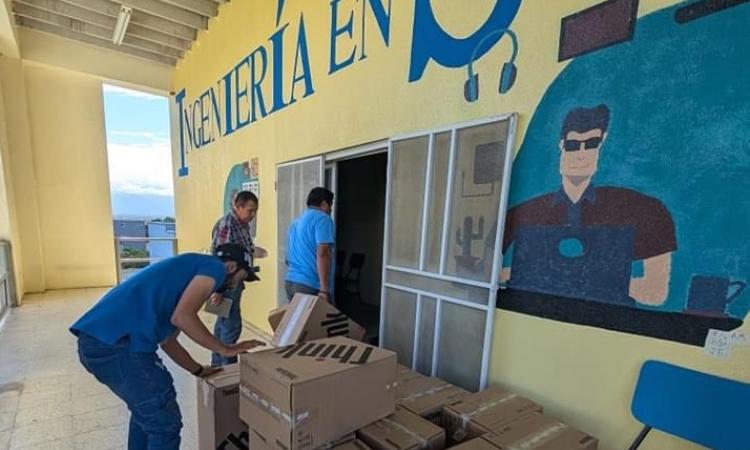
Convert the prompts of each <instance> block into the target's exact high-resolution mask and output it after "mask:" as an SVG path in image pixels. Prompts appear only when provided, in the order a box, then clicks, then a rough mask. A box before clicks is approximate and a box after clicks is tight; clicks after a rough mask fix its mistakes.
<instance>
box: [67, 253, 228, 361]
mask: <svg viewBox="0 0 750 450" xmlns="http://www.w3.org/2000/svg"><path fill="white" fill-rule="evenodd" d="M196 275H205V276H207V277H211V278H213V279H214V281H215V284H214V288H213V290H214V291H216V290H218V289H219V288H220V287H221V286H222V284H223V283H224V280H225V279H226V275H227V272H226V268H225V267H224V264H223V263H222V262H221V260H219V258H217V257H215V256H212V255H202V254H199V253H185V254H182V255H178V256H175V257H173V258H169V259H165V260H163V261H160V262H158V263H156V264H152V265H150V266H148V267H146V268H145V269H143V270H142V271H140V272H138V273H137V274H135V275H133V276H132V277H130V278H128V279H127V280H126V281H124V282H123V283H121V284H120V285H118V286H116V287H114V288H113V289H112V290H111V291H109V292H108V293H107V294H106V295H105V296H104V297H102V298H101V300H99V301H98V302H97V303H96V304H95V305H94V306H93V307H92V308H91V309H90V310H88V312H86V313H85V314H84V315H83V316H82V317H81V318H80V319H78V321H77V322H76V323H74V324H73V325H72V326H71V327H70V331H71V332H72V333H73V334H75V335H78V334H79V333H85V334H88V335H89V336H91V337H94V338H96V339H98V340H100V341H102V342H104V343H107V344H114V343H116V342H117V341H118V340H120V339H121V338H123V337H126V336H127V337H129V338H130V349H131V350H132V351H134V352H153V351H156V349H157V348H158V346H159V343H161V342H163V341H164V340H165V339H167V338H168V337H169V336H171V335H172V334H173V333H174V332H175V331H176V328H175V326H174V325H172V314H173V313H174V310H175V308H176V307H177V302H178V301H179V300H180V297H182V293H183V292H184V291H185V289H186V288H187V286H188V284H189V283H190V282H191V281H192V280H193V278H194V277H195V276H196Z"/></svg>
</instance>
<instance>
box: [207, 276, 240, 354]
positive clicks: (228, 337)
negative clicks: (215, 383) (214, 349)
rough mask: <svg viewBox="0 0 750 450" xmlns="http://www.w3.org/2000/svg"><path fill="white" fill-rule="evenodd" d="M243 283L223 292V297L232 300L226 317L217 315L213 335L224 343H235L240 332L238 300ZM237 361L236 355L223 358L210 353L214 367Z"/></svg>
mask: <svg viewBox="0 0 750 450" xmlns="http://www.w3.org/2000/svg"><path fill="white" fill-rule="evenodd" d="M244 290H245V283H240V284H239V285H238V286H237V288H236V289H233V290H231V291H227V292H225V293H224V297H226V298H228V299H230V300H232V306H231V308H230V309H229V315H228V316H227V317H217V318H216V323H215V324H214V336H216V339H218V340H220V341H221V342H223V343H224V344H227V345H231V344H236V343H237V340H238V339H239V338H240V334H242V314H241V312H240V300H241V299H242V291H244ZM236 362H237V357H236V356H233V357H231V358H225V357H224V356H221V355H220V354H218V353H212V354H211V365H212V366H214V367H221V366H226V365H227V364H234V363H236Z"/></svg>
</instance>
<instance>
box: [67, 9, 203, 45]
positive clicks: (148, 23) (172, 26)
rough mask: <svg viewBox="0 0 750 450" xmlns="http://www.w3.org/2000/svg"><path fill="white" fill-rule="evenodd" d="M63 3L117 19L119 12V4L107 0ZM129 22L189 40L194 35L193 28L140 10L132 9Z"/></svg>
mask: <svg viewBox="0 0 750 450" xmlns="http://www.w3.org/2000/svg"><path fill="white" fill-rule="evenodd" d="M61 1H62V2H64V3H68V4H71V5H74V6H79V7H81V8H85V9H88V10H89V11H93V12H96V13H99V14H104V15H105V16H108V17H113V18H115V19H117V14H118V13H119V12H120V5H118V4H117V3H112V2H111V1H109V0H61ZM130 24H131V25H132V24H138V25H140V26H142V27H145V28H148V29H150V30H154V31H158V32H160V33H166V34H169V35H172V36H174V37H177V38H180V39H184V40H186V41H189V42H193V41H194V40H195V37H196V32H195V29H194V28H191V27H188V26H187V25H182V24H179V23H175V22H172V21H169V20H164V19H160V18H158V17H155V16H152V15H151V14H146V13H144V12H141V11H133V15H132V16H130Z"/></svg>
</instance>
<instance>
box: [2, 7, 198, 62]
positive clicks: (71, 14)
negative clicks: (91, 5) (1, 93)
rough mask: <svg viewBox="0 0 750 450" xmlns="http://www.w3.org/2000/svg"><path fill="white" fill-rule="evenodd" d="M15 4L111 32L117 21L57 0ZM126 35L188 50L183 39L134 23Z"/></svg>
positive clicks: (130, 25) (187, 44) (188, 46)
mask: <svg viewBox="0 0 750 450" xmlns="http://www.w3.org/2000/svg"><path fill="white" fill-rule="evenodd" d="M15 3H16V4H18V5H19V6H20V4H25V5H29V6H33V7H34V8H37V9H40V10H44V11H49V12H50V13H54V14H57V15H60V16H64V17H68V18H71V19H77V20H81V21H83V22H86V23H90V24H92V25H96V26H98V27H102V28H106V29H107V30H110V31H112V32H113V31H114V29H115V23H117V19H115V18H114V17H109V16H105V15H104V14H100V13H96V12H94V11H91V10H89V9H85V8H81V7H80V6H75V5H72V4H70V3H64V2H60V1H57V0H15ZM127 34H129V35H131V36H134V37H138V38H141V39H146V40H148V41H151V42H155V43H157V44H161V45H166V46H168V47H172V48H174V49H177V50H180V51H183V52H184V51H187V50H189V49H190V43H189V42H188V41H186V40H184V39H179V38H176V37H174V36H171V35H169V34H164V33H160V32H158V31H154V30H151V29H149V28H146V27H143V26H141V25H138V24H136V23H130V24H129V25H128V29H127Z"/></svg>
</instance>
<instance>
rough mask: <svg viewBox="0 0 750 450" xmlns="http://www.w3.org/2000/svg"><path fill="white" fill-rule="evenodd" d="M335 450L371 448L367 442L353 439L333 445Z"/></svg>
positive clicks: (363, 449)
mask: <svg viewBox="0 0 750 450" xmlns="http://www.w3.org/2000/svg"><path fill="white" fill-rule="evenodd" d="M333 448H334V449H335V450H372V449H371V448H370V447H369V446H368V445H367V444H365V443H364V442H362V441H360V440H359V439H355V440H353V441H349V442H346V443H344V444H341V445H339V446H337V447H333Z"/></svg>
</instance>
